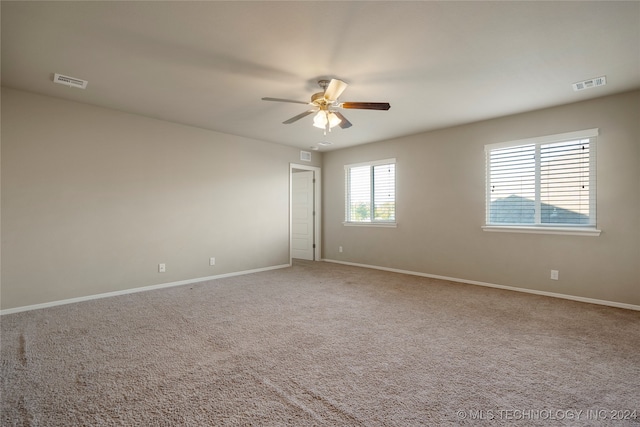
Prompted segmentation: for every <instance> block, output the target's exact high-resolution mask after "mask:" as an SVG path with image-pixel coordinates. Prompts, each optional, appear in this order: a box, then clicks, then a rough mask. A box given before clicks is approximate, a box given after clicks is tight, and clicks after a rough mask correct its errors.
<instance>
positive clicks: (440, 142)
mask: <svg viewBox="0 0 640 427" xmlns="http://www.w3.org/2000/svg"><path fill="white" fill-rule="evenodd" d="M639 112H640V92H638V91H634V92H628V93H624V94H620V95H615V96H609V97H604V98H600V99H596V100H591V101H586V102H580V103H576V104H570V105H566V106H561V107H555V108H549V109H544V110H540V111H535V112H530V113H525V114H518V115H513V116H508V117H503V118H499V119H495V120H488V121H483V122H479V123H474V124H469V125H465V126H459V127H453V128H448V129H443V130H439V131H434V132H428V133H423V134H419V135H413V136H408V137H405V138H399V139H395V140H390V141H384V142H380V143H375V144H368V145H362V146H358V147H354V148H350V149H345V150H340V151H332V152H329V153H326V154H325V156H324V160H323V162H324V163H323V176H324V181H323V191H324V229H323V233H324V242H323V243H324V246H323V248H324V254H323V256H324V258H325V259H331V260H338V261H345V262H353V263H361V264H369V265H375V266H381V267H388V268H396V269H401V270H409V271H415V272H420V273H426V274H434V275H442V276H447V277H452V278H457V279H464V280H471V281H479V282H487V283H493V284H499V285H505V286H514V287H521V288H527V289H534V290H540V291H546V292H554V293H559V294H567V295H573V296H579V297H585V298H594V299H601V300H607V301H615V302H622V303H627V304H636V305H640V191H639V190H638V186H639V185H640V116H639V114H640V113H639ZM417 114H419V113H417ZM424 114H428V112H426V111H425V112H424ZM589 128H599V129H600V136H599V137H598V142H597V153H598V160H597V180H598V181H597V222H598V228H599V229H601V230H602V234H601V235H600V236H599V237H586V236H569V235H548V234H520V233H491V232H484V231H482V229H481V226H482V225H483V224H484V214H485V163H484V145H485V144H490V143H496V142H502V141H510V140H517V139H523V138H529V137H535V136H543V135H550V134H556V133H563V132H569V131H574V130H581V129H589ZM389 157H395V158H396V159H397V218H398V227H397V228H374V227H345V226H344V225H343V224H342V222H343V220H344V170H343V168H344V165H345V164H349V163H355V162H362V161H369V160H377V159H384V158H389ZM339 246H342V247H343V249H344V252H342V253H340V252H339V251H338V247H339ZM551 269H555V270H559V271H560V280H558V281H552V280H550V278H549V276H550V270H551Z"/></svg>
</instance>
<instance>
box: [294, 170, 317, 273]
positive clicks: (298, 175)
mask: <svg viewBox="0 0 640 427" xmlns="http://www.w3.org/2000/svg"><path fill="white" fill-rule="evenodd" d="M313 200H314V197H313V171H301V172H295V173H293V174H292V176H291V257H292V258H299V259H308V260H313V252H314V250H313V249H314V243H315V242H314V230H313V225H314V220H313V210H314V206H313Z"/></svg>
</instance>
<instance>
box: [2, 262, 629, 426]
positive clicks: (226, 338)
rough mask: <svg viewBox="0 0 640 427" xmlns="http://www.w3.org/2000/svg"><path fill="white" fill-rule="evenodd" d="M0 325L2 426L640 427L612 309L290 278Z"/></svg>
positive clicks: (623, 339) (209, 287) (622, 332)
mask: <svg viewBox="0 0 640 427" xmlns="http://www.w3.org/2000/svg"><path fill="white" fill-rule="evenodd" d="M0 321H1V328H2V330H1V331H2V335H1V351H2V353H1V355H2V359H1V360H2V372H1V374H2V390H1V391H2V396H1V400H2V406H1V410H2V414H1V418H0V420H1V422H2V425H3V426H12V425H17V426H23V425H25V426H26V425H29V426H75V425H82V426H93V425H124V426H131V425H141V426H165V425H166V426H179V425H185V426H186V425H189V426H207V425H212V426H213V425H215V426H225V425H255V426H281V425H293V426H313V425H317V426H360V425H363V426H417V425H428V426H437V425H527V426H528V425H553V426H564V425H580V426H583V425H611V426H625V425H634V426H640V312H635V311H629V310H622V309H616V308H611V307H603V306H597V305H590V304H584V303H579V302H573V301H566V300H561V299H554V298H548V297H542V296H536V295H529V294H523V293H517V292H509V291H502V290H498V289H490V288H483V287H479V286H472V285H463V284H456V283H451V282H444V281H438V280H432V279H427V278H421V277H414V276H408V275H402V274H396V273H390V272H383V271H376V270H369V269H363V268H356V267H350V266H344V265H338V264H330V263H320V262H316V263H313V262H296V263H295V264H294V266H293V267H291V268H286V269H281V270H273V271H267V272H262V273H257V274H251V275H246V276H239V277H233V278H226V279H219V280H215V281H211V282H205V283H201V284H197V285H189V286H181V287H175V288H167V289H163V290H157V291H150V292H142V293H136V294H130V295H126V296H121V297H113V298H105V299H100V300H94V301H89V302H83V303H77V304H69V305H65V306H58V307H52V308H48V309H43V310H35V311H30V312H23V313H16V314H11V315H5V316H2V318H1V320H0ZM634 411H635V413H634ZM634 416H635V419H634Z"/></svg>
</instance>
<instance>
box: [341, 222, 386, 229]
mask: <svg viewBox="0 0 640 427" xmlns="http://www.w3.org/2000/svg"><path fill="white" fill-rule="evenodd" d="M342 225H344V226H345V227H383V228H385V227H386V228H396V227H397V226H398V224H397V223H395V222H343V223H342Z"/></svg>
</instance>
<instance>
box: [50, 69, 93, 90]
mask: <svg viewBox="0 0 640 427" xmlns="http://www.w3.org/2000/svg"><path fill="white" fill-rule="evenodd" d="M53 82H54V83H60V84H61V85H65V86H70V87H77V88H80V89H86V88H87V83H89V82H88V81H86V80H82V79H76V78H75V77H69V76H63V75H62V74H58V73H56V74H54V75H53Z"/></svg>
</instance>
